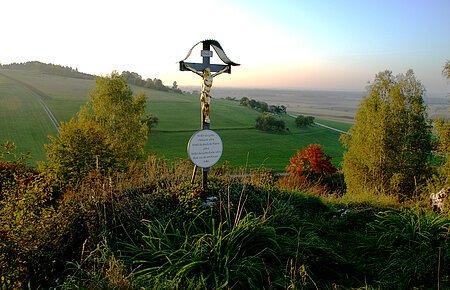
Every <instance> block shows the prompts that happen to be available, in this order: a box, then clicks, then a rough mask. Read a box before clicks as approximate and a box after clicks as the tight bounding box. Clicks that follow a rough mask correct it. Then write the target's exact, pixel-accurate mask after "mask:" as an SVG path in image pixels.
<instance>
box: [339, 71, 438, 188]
mask: <svg viewBox="0 0 450 290" xmlns="http://www.w3.org/2000/svg"><path fill="white" fill-rule="evenodd" d="M424 93H425V89H424V87H423V85H422V84H421V83H420V81H418V80H417V79H416V77H415V76H414V73H413V71H412V70H408V71H407V72H406V74H405V75H403V74H400V75H398V76H393V75H392V72H391V71H384V72H380V73H379V74H377V75H376V76H375V80H374V82H373V83H372V84H371V85H370V86H369V87H368V95H369V96H368V97H366V98H364V99H363V100H362V102H361V104H360V106H359V109H358V112H357V113H356V116H355V120H356V123H355V125H354V126H353V127H352V128H351V129H350V133H351V135H344V136H343V137H342V141H343V144H344V146H345V147H346V148H347V149H348V151H347V152H345V153H344V162H343V171H344V176H345V181H346V183H347V189H348V192H349V193H353V194H355V193H360V192H363V191H374V192H376V193H387V194H401V195H411V194H412V193H413V192H414V190H415V188H416V186H417V185H419V184H422V183H423V182H424V181H425V179H426V177H427V175H428V174H429V170H428V168H429V166H428V159H429V157H430V154H431V133H430V126H429V125H428V123H427V121H426V118H427V115H426V111H425V106H424V103H423V95H424Z"/></svg>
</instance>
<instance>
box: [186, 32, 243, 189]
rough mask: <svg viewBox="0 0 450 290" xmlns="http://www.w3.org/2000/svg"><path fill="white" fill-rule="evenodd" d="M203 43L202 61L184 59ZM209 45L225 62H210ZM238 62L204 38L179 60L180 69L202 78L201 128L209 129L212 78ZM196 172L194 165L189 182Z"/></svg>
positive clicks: (205, 184)
mask: <svg viewBox="0 0 450 290" xmlns="http://www.w3.org/2000/svg"><path fill="white" fill-rule="evenodd" d="M199 43H202V44H203V50H202V51H201V56H202V58H203V62H202V63H188V62H185V60H186V59H187V58H188V57H189V56H190V55H191V53H192V50H193V49H194V48H195V47H196V46H197V45H198V44H199ZM211 47H212V48H213V49H214V50H215V52H216V53H217V55H218V56H219V58H220V59H221V60H222V61H223V62H224V63H225V64H211V63H210V58H211V57H212V56H213V52H212V51H211V50H210V49H211ZM237 65H239V64H237V63H235V62H233V61H231V60H230V59H229V58H228V56H227V55H226V54H225V52H224V51H223V48H222V47H221V45H220V44H219V42H218V41H216V40H204V41H200V42H198V43H196V44H195V45H194V46H193V47H192V48H191V49H190V50H189V52H188V54H187V56H186V57H185V58H184V59H183V60H182V61H180V70H181V71H191V72H193V73H195V74H197V75H199V76H200V77H202V79H203V83H202V92H201V94H200V102H201V123H200V124H201V126H200V127H201V129H202V130H209V129H210V124H211V118H210V117H211V116H210V112H211V111H210V103H211V87H212V83H213V78H214V77H216V76H218V75H220V74H222V73H231V66H237ZM208 170H209V168H202V172H203V175H202V186H203V188H204V189H206V186H207V180H208ZM196 172H197V165H195V167H194V172H193V173H192V179H191V183H193V182H194V178H195V173H196Z"/></svg>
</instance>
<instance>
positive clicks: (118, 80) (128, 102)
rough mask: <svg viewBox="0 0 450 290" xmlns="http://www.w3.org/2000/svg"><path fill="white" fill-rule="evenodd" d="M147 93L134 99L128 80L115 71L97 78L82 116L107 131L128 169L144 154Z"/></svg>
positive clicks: (114, 148)
mask: <svg viewBox="0 0 450 290" xmlns="http://www.w3.org/2000/svg"><path fill="white" fill-rule="evenodd" d="M146 99H147V97H146V96H145V94H144V93H143V92H141V93H139V94H138V95H136V96H133V92H132V91H131V89H130V87H129V86H128V85H127V83H126V81H125V79H124V78H123V77H121V76H120V75H118V74H117V72H112V73H111V75H110V76H107V77H99V78H97V79H96V87H95V88H94V89H93V90H92V91H91V92H90V94H89V101H88V103H87V104H86V105H85V106H83V107H82V108H81V110H80V112H79V113H78V119H79V121H81V122H84V121H87V120H90V121H93V122H95V123H97V124H98V125H99V126H100V127H101V128H102V129H103V131H104V132H105V134H106V136H107V142H108V144H110V147H111V150H112V151H113V152H114V154H115V155H116V156H117V157H118V158H119V160H121V164H123V165H124V166H126V165H127V164H128V163H129V162H130V161H132V160H135V159H138V158H140V157H142V156H143V154H144V146H145V144H146V142H147V134H148V126H147V124H146V122H145V115H144V113H145V103H146Z"/></svg>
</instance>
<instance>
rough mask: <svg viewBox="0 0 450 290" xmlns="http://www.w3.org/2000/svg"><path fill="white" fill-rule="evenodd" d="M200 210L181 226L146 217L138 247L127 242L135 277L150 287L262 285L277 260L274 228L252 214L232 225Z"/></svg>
mask: <svg viewBox="0 0 450 290" xmlns="http://www.w3.org/2000/svg"><path fill="white" fill-rule="evenodd" d="M230 222H231V221H230V220H227V221H216V220H215V219H214V218H209V217H203V216H202V215H198V216H197V218H196V219H193V220H191V221H187V222H186V223H184V224H183V225H182V227H181V228H179V227H177V226H176V225H175V224H174V223H172V222H171V221H169V222H167V223H166V224H161V223H159V222H155V223H148V224H147V229H148V232H147V233H145V234H144V235H143V236H142V239H143V246H142V247H135V246H131V247H129V258H130V259H131V260H133V262H134V263H135V265H137V268H138V270H137V271H136V273H135V277H136V278H137V281H138V283H139V284H140V285H141V286H143V287H146V288H147V287H148V288H153V289H163V288H164V289H167V288H180V289H183V288H185V289H192V288H195V289H229V288H238V289H261V287H263V285H270V284H271V279H274V277H271V273H274V269H275V268H277V267H280V266H281V261H280V259H279V258H278V255H277V253H278V252H279V250H280V245H279V243H278V242H277V235H276V232H275V229H274V228H273V227H270V226H268V225H266V224H265V223H264V222H263V221H261V220H260V219H258V218H257V217H255V216H254V215H252V214H247V215H245V216H244V217H243V218H242V219H240V220H239V222H238V223H236V224H234V225H232V224H230Z"/></svg>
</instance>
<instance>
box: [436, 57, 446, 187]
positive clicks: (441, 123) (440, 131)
mask: <svg viewBox="0 0 450 290" xmlns="http://www.w3.org/2000/svg"><path fill="white" fill-rule="evenodd" d="M442 75H443V76H444V77H445V78H447V79H448V80H450V61H447V62H446V63H445V66H444V69H443V70H442ZM434 128H435V129H436V134H437V137H438V140H437V144H438V146H437V147H438V148H437V149H438V150H437V152H438V154H439V155H440V156H443V158H444V159H443V162H442V164H441V167H440V168H439V170H438V173H439V174H438V176H439V177H440V178H439V179H440V183H441V184H439V185H443V186H450V122H449V121H448V120H444V119H443V118H438V119H436V120H435V121H434Z"/></svg>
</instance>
